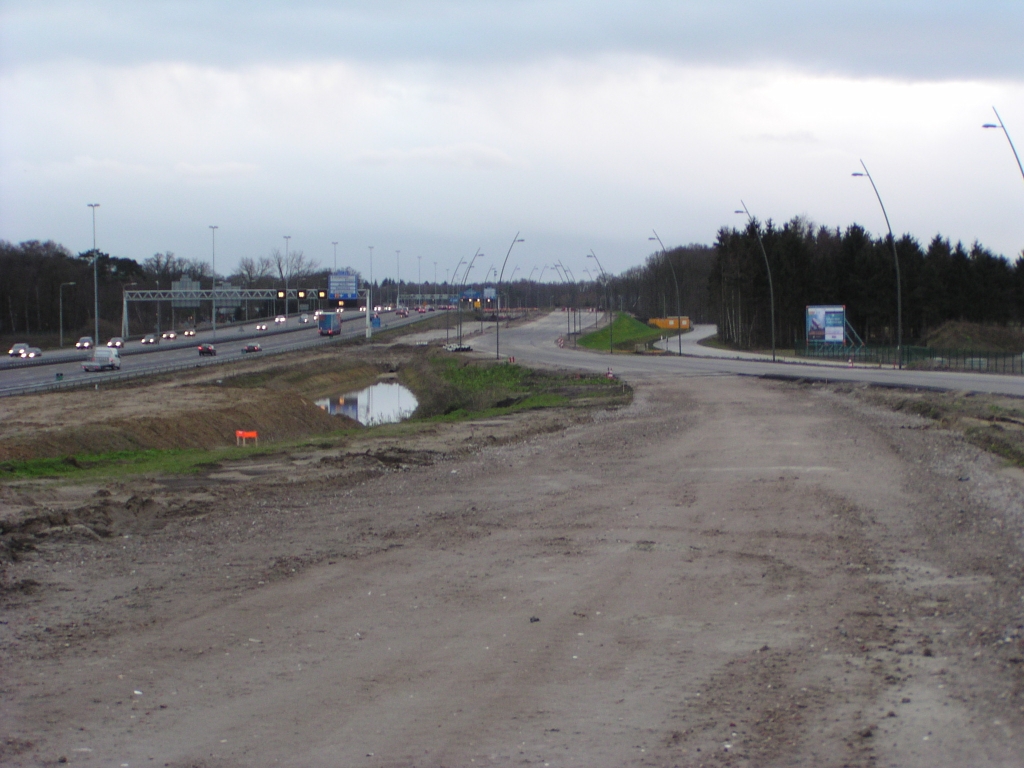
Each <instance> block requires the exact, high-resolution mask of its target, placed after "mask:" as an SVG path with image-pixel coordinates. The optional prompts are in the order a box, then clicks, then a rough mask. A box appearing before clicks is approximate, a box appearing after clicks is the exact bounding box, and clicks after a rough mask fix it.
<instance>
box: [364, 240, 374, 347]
mask: <svg viewBox="0 0 1024 768" xmlns="http://www.w3.org/2000/svg"><path fill="white" fill-rule="evenodd" d="M367 247H368V248H369V249H370V279H369V280H367V281H366V338H368V339H372V338H373V323H371V322H370V313H371V312H373V246H372V245H370V246H367Z"/></svg>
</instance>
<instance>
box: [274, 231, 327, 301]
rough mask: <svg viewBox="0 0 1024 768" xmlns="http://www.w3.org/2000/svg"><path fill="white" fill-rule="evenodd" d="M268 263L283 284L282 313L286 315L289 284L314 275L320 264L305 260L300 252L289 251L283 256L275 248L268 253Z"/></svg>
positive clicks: (312, 260)
mask: <svg viewBox="0 0 1024 768" xmlns="http://www.w3.org/2000/svg"><path fill="white" fill-rule="evenodd" d="M270 261H271V263H272V264H273V265H274V267H275V268H276V269H277V274H278V276H280V278H281V281H282V282H283V283H284V292H285V300H284V313H285V315H287V314H288V298H287V296H288V286H289V284H291V283H293V282H295V281H296V280H297V279H301V278H303V277H308V276H309V275H311V274H312V273H314V272H315V271H316V270H318V269H319V268H320V262H318V261H316V260H315V259H307V258H306V257H305V255H304V254H303V253H302V251H290V252H289V253H288V254H283V253H281V251H280V250H279V249H277V248H275V249H274V250H273V251H271V252H270Z"/></svg>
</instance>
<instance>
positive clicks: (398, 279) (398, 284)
mask: <svg viewBox="0 0 1024 768" xmlns="http://www.w3.org/2000/svg"><path fill="white" fill-rule="evenodd" d="M401 256H402V252H401V251H395V309H398V308H399V307H400V306H402V262H401Z"/></svg>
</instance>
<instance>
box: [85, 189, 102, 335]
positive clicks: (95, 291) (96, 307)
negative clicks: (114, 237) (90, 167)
mask: <svg viewBox="0 0 1024 768" xmlns="http://www.w3.org/2000/svg"><path fill="white" fill-rule="evenodd" d="M86 205H88V206H89V207H90V208H92V302H93V310H92V315H93V323H94V327H95V330H94V331H93V333H95V334H96V335H95V336H94V337H93V340H92V343H93V346H94V347H95V346H96V345H97V344H99V343H100V280H99V275H98V271H97V266H96V262H97V261H98V260H99V256H100V255H99V253H97V252H96V209H97V208H99V207H100V204H99V203H86Z"/></svg>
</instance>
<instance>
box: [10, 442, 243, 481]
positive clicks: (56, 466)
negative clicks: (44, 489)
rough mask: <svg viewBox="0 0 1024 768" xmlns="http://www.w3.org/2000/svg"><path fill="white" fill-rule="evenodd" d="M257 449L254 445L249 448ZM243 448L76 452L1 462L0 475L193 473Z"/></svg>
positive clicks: (19, 477)
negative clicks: (59, 456) (63, 455)
mask: <svg viewBox="0 0 1024 768" xmlns="http://www.w3.org/2000/svg"><path fill="white" fill-rule="evenodd" d="M250 450H254V449H250ZM242 451H243V449H241V448H239V449H237V451H235V450H234V449H230V448H225V449H223V450H217V451H207V450H203V449H200V448H193V449H171V450H143V451H116V452H113V453H95V454H77V455H74V456H65V457H63V458H59V459H57V458H48V459H27V460H24V461H4V462H0V479H2V480H31V479H39V478H58V479H60V478H68V477H74V478H76V479H88V478H90V477H96V478H99V477H104V478H109V477H112V476H117V475H122V474H123V475H135V474H142V473H153V472H158V473H166V474H174V475H183V474H193V473H197V472H201V471H203V470H205V469H209V467H210V464H211V463H215V462H217V461H220V460H222V459H227V458H235V457H236V456H235V455H229V454H236V455H238V454H241V452H242Z"/></svg>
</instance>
